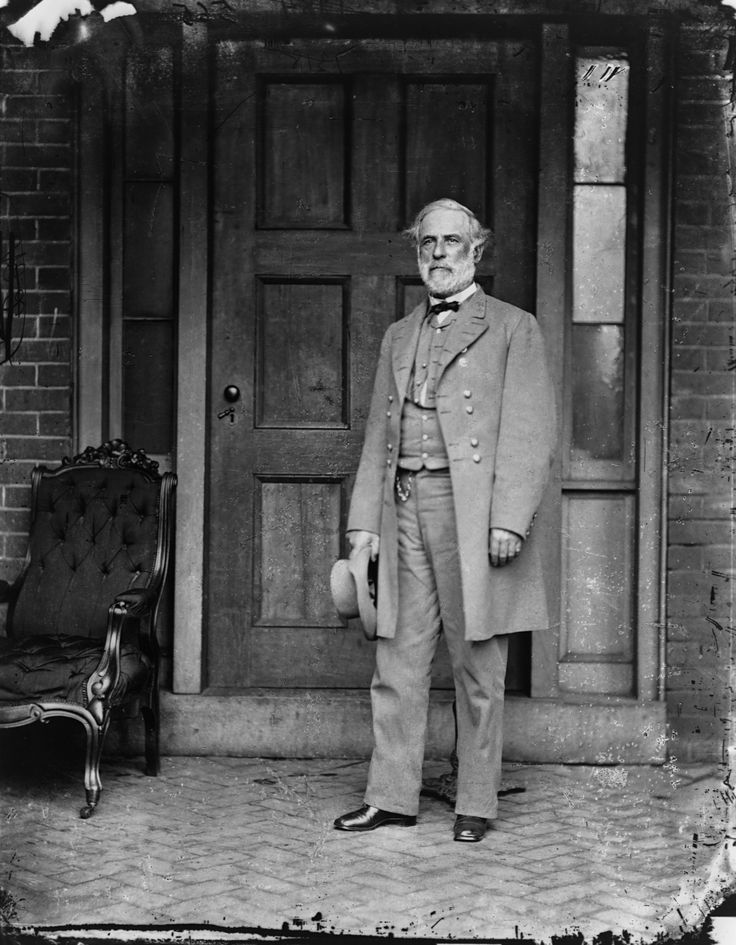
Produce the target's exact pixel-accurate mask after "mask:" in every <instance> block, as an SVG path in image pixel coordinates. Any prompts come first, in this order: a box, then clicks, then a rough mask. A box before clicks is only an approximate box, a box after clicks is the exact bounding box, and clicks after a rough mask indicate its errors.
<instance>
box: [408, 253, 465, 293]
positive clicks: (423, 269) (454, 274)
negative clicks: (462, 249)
mask: <svg viewBox="0 0 736 945" xmlns="http://www.w3.org/2000/svg"><path fill="white" fill-rule="evenodd" d="M418 262H419V275H420V276H421V277H422V282H423V283H424V284H425V286H426V287H427V291H428V292H429V294H430V295H433V296H435V298H438V299H446V298H447V297H448V296H450V295H455V293H456V292H460V291H462V290H463V289H465V288H467V287H468V286H469V285H470V284H471V282H472V281H473V279H474V277H475V260H474V259H473V252H472V250H470V252H468V254H467V256H466V257H465V259H464V260H463V261H462V262H461V263H454V265H453V269H452V270H451V271H450V270H449V269H435V270H434V271H433V272H430V269H431V267H432V266H434V265H435V263H434V261H432V260H431V261H430V262H426V263H425V262H422V261H421V260H418ZM439 265H443V266H445V265H447V263H444V262H443V263H440V264H439Z"/></svg>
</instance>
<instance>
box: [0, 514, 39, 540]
mask: <svg viewBox="0 0 736 945" xmlns="http://www.w3.org/2000/svg"><path fill="white" fill-rule="evenodd" d="M30 524H31V513H30V511H29V510H28V509H12V510H11V509H0V532H6V533H8V532H16V533H20V534H22V535H28V530H29V527H30Z"/></svg>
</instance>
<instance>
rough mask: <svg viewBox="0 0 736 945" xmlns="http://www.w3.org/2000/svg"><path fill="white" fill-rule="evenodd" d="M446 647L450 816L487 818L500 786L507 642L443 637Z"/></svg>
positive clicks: (491, 814) (505, 639) (492, 812)
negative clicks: (452, 780)
mask: <svg viewBox="0 0 736 945" xmlns="http://www.w3.org/2000/svg"><path fill="white" fill-rule="evenodd" d="M447 643H448V648H449V650H450V659H451V661H452V666H453V675H454V679H455V698H456V712H457V749H456V750H457V756H458V773H457V794H456V799H455V812H456V813H458V814H472V815H474V816H476V817H488V818H493V817H495V816H496V815H497V812H498V791H499V788H500V786H501V756H502V750H503V705H504V683H505V677H506V658H507V653H508V637H506V636H497V637H492V638H491V639H490V640H482V641H478V642H476V643H470V642H468V641H465V640H458V639H457V637H455V638H454V639H453V638H450V637H449V636H448V639H447Z"/></svg>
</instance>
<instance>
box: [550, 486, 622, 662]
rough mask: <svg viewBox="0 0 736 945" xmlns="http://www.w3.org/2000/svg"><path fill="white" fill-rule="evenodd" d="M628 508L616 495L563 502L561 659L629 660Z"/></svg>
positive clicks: (586, 496)
mask: <svg viewBox="0 0 736 945" xmlns="http://www.w3.org/2000/svg"><path fill="white" fill-rule="evenodd" d="M633 502H634V500H633V498H632V497H628V496H617V495H610V496H604V495H585V496H583V495H580V494H578V495H576V496H570V497H568V498H567V499H566V503H565V519H566V521H565V529H564V544H563V553H564V556H565V561H564V565H565V568H564V570H565V587H564V593H565V612H566V617H567V621H566V627H567V633H566V637H565V644H566V645H565V655H566V656H577V657H585V656H598V657H600V656H604V655H605V656H616V657H619V658H624V659H630V658H631V656H632V651H633V631H632V619H631V617H632V601H633V567H632V553H631V551H632V545H633V538H634V529H633V514H632V513H633Z"/></svg>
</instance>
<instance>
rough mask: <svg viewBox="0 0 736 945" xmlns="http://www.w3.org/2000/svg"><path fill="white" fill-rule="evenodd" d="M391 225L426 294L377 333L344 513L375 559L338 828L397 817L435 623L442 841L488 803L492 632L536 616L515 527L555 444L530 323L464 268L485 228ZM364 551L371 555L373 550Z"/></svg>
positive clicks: (481, 826) (525, 538)
mask: <svg viewBox="0 0 736 945" xmlns="http://www.w3.org/2000/svg"><path fill="white" fill-rule="evenodd" d="M407 234H409V235H410V236H412V237H413V238H414V239H415V240H416V246H417V260H418V265H419V272H420V275H421V277H422V281H423V282H424V285H425V286H426V288H427V291H428V294H429V300H428V303H427V304H426V305H425V304H422V305H420V306H418V307H417V308H416V309H415V310H414V311H413V312H412V313H411V314H410V315H408V316H407V317H406V318H403V319H401V321H398V322H396V323H395V324H393V325H392V326H391V327H390V328H389V329H388V331H387V332H386V334H385V336H384V339H383V344H382V346H381V353H380V356H379V362H378V368H377V372H376V380H375V386H374V390H373V397H372V400H371V408H370V415H369V417H368V424H367V428H366V435H365V443H364V447H363V453H362V456H361V460H360V466H359V468H358V473H357V476H356V480H355V486H354V489H353V496H352V501H351V506H350V515H349V519H348V537H349V540H350V544H351V548H352V551H351V556H353V555H356V554H357V553H358V552H359V551H360V550H361V549H363V548H365V546H366V545H368V546H370V548H371V553H372V556H373V557H374V558H375V557H376V556H378V594H377V607H378V631H377V634H378V636H377V644H376V668H375V673H374V677H373V682H372V685H371V701H372V709H373V733H374V739H375V748H374V751H373V756H372V759H371V764H370V770H369V774H368V785H367V788H366V792H365V804H364V806H363V807H361V808H360V810H357V811H354V812H352V813H349V814H345V815H344V816H342V817H338V819H337V820H336V821H335V827H336V828H337V829H339V830H354V831H363V830H373V829H375V828H376V827H381V826H383V825H385V824H397V825H401V826H413V825H414V824H415V823H416V815H417V809H418V804H419V793H420V789H421V780H422V762H423V756H424V743H425V734H426V727H427V711H428V706H429V686H430V672H431V664H432V659H433V656H434V653H435V650H436V647H437V642H438V639H439V634H440V632H444V634H445V637H446V640H447V646H448V650H449V654H450V660H451V663H452V670H453V677H454V682H455V699H456V709H457V755H458V776H457V800H456V805H455V813H456V819H455V826H454V838H455V840H460V841H470V842H472V841H478V840H481V839H482V838H483V836H484V835H485V831H486V827H487V822H488V820H489V819H492V818H494V817H495V816H496V813H497V792H498V788H499V784H500V780H501V748H502V716H503V697H504V678H505V674H506V655H507V644H508V634H509V633H517V632H520V631H523V630H534V629H540V628H544V627H546V626H547V612H546V599H545V591H544V587H543V584H542V574H541V564H540V561H539V555H538V552H537V550H536V548H535V547H534V542H533V539H530V534H531V528H532V522H533V519H534V517H535V513H536V509H537V506H538V504H539V502H540V500H541V497H542V493H543V491H544V487H545V483H546V480H547V476H548V473H549V467H550V462H551V457H552V450H553V445H554V442H555V415H554V392H553V390H552V387H551V384H550V381H549V376H548V373H547V368H546V364H545V359H544V352H543V345H542V339H541V333H540V331H539V328H538V326H537V323H536V321H535V319H534V318H533V317H532V316H531V315H530V314H528V313H527V312H523V311H521V310H520V309H518V308H515V307H514V306H512V305H509V304H506V303H504V302H501V301H499V300H498V299H495V298H492V297H490V296H487V295H486V294H485V293H484V292H483V290H482V289H481V288H480V287H479V286H477V285H476V283H475V281H474V277H475V269H476V265H477V263H478V261H479V260H480V258H481V255H482V253H483V248H484V245H485V243H486V241H487V240H488V238H489V236H490V231H489V230H487V229H485V228H484V227H483V226H481V224H480V223H479V222H478V220H477V219H476V217H475V215H474V214H473V213H472V212H471V211H470V210H468V208H467V207H464V206H462V205H461V204H459V203H457V202H456V201H454V200H449V199H442V200H437V201H434V202H433V203H430V204H428V205H427V206H426V207H424V209H423V210H421V211H420V213H419V215H418V216H417V218H416V220H415V222H414V224H413V226H412V227H411V228H410V229H409V230H408V231H407ZM379 549H380V555H379Z"/></svg>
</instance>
